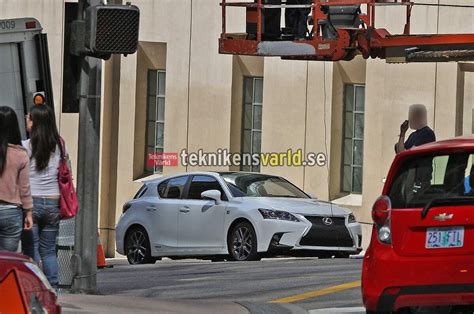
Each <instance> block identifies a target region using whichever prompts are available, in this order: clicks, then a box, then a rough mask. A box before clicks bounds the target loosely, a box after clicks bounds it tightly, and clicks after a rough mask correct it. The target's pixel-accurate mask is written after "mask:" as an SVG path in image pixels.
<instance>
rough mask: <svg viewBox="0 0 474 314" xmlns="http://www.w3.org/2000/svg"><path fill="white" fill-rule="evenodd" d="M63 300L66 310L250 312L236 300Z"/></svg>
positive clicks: (138, 313) (89, 297) (91, 297)
mask: <svg viewBox="0 0 474 314" xmlns="http://www.w3.org/2000/svg"><path fill="white" fill-rule="evenodd" d="M59 302H60V304H61V306H62V313H94V314H96V313H100V314H102V313H104V314H108V313H111V314H119V313H134V314H141V313H164V314H166V313H196V314H200V313H202V314H214V313H215V314H220V313H230V314H233V313H235V314H247V313H249V312H248V311H247V309H246V308H244V307H243V306H241V305H239V304H237V303H233V302H211V301H206V302H200V301H181V300H173V301H166V300H153V299H146V298H137V297H129V296H117V295H114V296H97V295H80V294H62V295H60V296H59Z"/></svg>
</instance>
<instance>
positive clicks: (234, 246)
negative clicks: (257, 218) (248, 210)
mask: <svg viewBox="0 0 474 314" xmlns="http://www.w3.org/2000/svg"><path fill="white" fill-rule="evenodd" d="M227 248H228V251H229V257H230V260H231V261H255V260H258V259H259V256H258V253H257V234H256V233H255V229H254V228H253V227H252V225H251V224H250V223H249V222H246V221H243V222H240V223H238V224H237V225H235V226H234V227H233V228H232V230H231V232H230V233H229V237H228V239H227Z"/></svg>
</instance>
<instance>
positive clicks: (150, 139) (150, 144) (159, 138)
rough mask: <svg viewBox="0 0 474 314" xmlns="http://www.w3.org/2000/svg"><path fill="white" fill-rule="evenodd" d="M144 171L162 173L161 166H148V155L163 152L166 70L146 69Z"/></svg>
mask: <svg viewBox="0 0 474 314" xmlns="http://www.w3.org/2000/svg"><path fill="white" fill-rule="evenodd" d="M147 82H148V89H147V90H148V91H147V114H146V139H145V141H146V143H145V172H146V173H162V172H163V166H149V165H148V164H147V160H148V155H149V154H151V153H155V154H156V153H163V146H164V133H165V90H166V72H165V71H162V70H148V80H147Z"/></svg>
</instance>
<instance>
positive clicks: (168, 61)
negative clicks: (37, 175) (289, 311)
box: [0, 0, 474, 256]
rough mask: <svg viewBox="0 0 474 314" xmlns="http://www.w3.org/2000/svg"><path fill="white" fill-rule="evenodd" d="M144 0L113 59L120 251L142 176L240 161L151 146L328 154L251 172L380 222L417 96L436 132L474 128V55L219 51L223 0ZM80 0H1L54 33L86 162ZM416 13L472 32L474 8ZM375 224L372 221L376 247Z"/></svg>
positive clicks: (109, 212) (113, 189)
mask: <svg viewBox="0 0 474 314" xmlns="http://www.w3.org/2000/svg"><path fill="white" fill-rule="evenodd" d="M109 2H110V1H109ZM417 2H421V3H423V2H424V3H432V2H433V1H427V0H423V1H421V0H420V1H417ZM440 2H441V3H445V4H453V3H456V4H470V1H469V0H465V1H462V0H456V1H453V0H441V1H440ZM133 3H134V4H135V5H137V6H138V7H139V8H140V9H141V30H140V43H139V49H138V52H137V53H136V54H134V55H130V56H127V57H121V56H115V57H113V58H112V59H110V60H109V61H106V62H104V66H103V78H102V80H103V84H102V86H103V101H102V127H101V128H102V129H101V160H100V163H101V173H100V217H99V228H100V230H101V240H102V244H103V245H104V248H105V250H106V254H107V255H108V256H113V255H114V254H115V247H114V227H115V224H116V222H117V220H118V219H119V217H120V214H121V210H122V205H123V204H124V203H125V202H126V201H127V200H129V199H130V198H132V197H133V195H134V194H135V193H136V191H137V190H138V188H139V187H140V182H141V181H142V180H146V179H147V178H153V177H159V176H161V175H169V174H173V173H178V172H184V171H194V170H240V169H239V167H217V168H216V167H189V166H188V167H185V166H183V165H178V166H176V167H163V169H161V168H154V167H151V168H150V167H149V166H147V162H146V160H147V154H148V153H150V152H166V153H179V152H181V151H182V150H183V149H186V150H187V151H188V152H197V151H198V150H201V149H202V150H203V151H204V152H216V151H217V150H218V149H227V150H229V151H230V152H234V153H239V152H243V151H245V152H286V151H287V150H288V149H292V150H293V151H297V150H299V149H301V150H302V151H303V155H306V154H307V153H309V152H314V153H323V154H325V155H326V157H327V165H325V166H324V167H320V166H315V167H288V166H286V167H270V166H268V167H263V166H262V167H260V169H251V170H258V171H261V172H262V173H270V174H276V175H281V176H284V177H286V178H287V179H289V180H290V181H292V182H293V183H295V184H296V185H298V186H299V187H300V188H302V189H304V190H305V191H306V192H308V193H312V194H314V195H316V196H317V197H318V198H320V199H323V200H331V201H333V202H335V203H337V204H341V205H344V206H346V207H349V208H351V209H353V210H354V212H355V214H356V216H357V218H358V220H359V221H362V222H367V223H370V222H371V219H370V209H371V206H372V203H373V201H374V200H375V199H376V197H377V196H378V195H379V193H380V192H381V189H382V185H383V179H384V177H385V175H386V173H387V171H388V168H389V166H390V164H391V161H392V160H393V157H394V149H393V146H394V143H395V142H396V141H397V138H398V134H399V126H400V124H401V123H402V121H404V120H405V119H406V118H407V115H408V107H409V106H410V105H411V104H415V103H421V104H424V105H426V107H427V109H428V112H429V125H430V126H431V127H432V128H433V129H434V130H435V132H436V135H437V137H438V139H446V138H450V137H454V136H460V135H464V134H472V133H473V113H474V111H473V109H474V107H473V103H474V92H473V90H474V73H473V72H474V64H471V63H449V64H441V63H439V64H437V63H426V64H408V65H406V64H386V63H385V62H384V61H382V60H363V59H361V58H356V59H355V60H354V61H351V62H334V63H332V62H311V61H310V62H307V61H283V60H280V59H278V58H256V57H241V56H229V55H219V54H218V46H217V45H218V42H217V40H218V38H219V35H220V31H221V8H220V6H219V5H218V3H219V1H218V0H136V1H134V2H133ZM71 6H74V1H64V0H19V1H10V0H0V17H1V18H14V17H23V16H32V17H35V18H37V19H38V20H39V21H40V22H41V23H42V24H43V27H44V30H45V32H46V33H48V34H49V45H50V55H51V66H52V77H53V83H54V95H55V105H56V108H55V109H56V114H57V118H58V123H59V125H60V129H61V133H62V135H63V136H64V137H65V139H66V141H67V143H68V146H69V150H70V152H71V155H72V161H73V164H77V159H76V156H77V137H78V134H77V131H78V114H77V113H65V112H63V107H64V106H63V103H64V101H65V100H63V94H62V90H63V88H62V87H63V84H64V75H63V62H62V61H63V59H64V49H63V48H64V47H63V46H64V36H65V29H66V28H65V18H66V13H65V12H66V11H67V10H68V8H69V9H70V8H71ZM377 21H378V24H379V25H378V26H379V27H386V28H387V29H388V30H389V31H392V32H394V33H395V32H401V31H402V29H403V23H404V11H403V9H402V8H387V7H383V8H380V10H379V11H378V13H377ZM412 21H413V25H412V31H413V33H465V32H469V33H472V32H474V22H473V21H474V9H466V8H452V7H437V6H434V5H433V6H422V7H421V6H420V7H415V8H414V10H413V15H412ZM228 29H229V31H234V30H235V31H240V32H242V31H244V29H245V12H242V11H240V10H238V9H235V10H232V11H231V14H230V16H229V18H228ZM66 101H67V100H66ZM76 170H77V169H75V171H76ZM369 231H370V226H367V227H365V229H364V238H365V242H364V243H365V245H367V244H368V239H369Z"/></svg>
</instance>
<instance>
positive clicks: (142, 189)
mask: <svg viewBox="0 0 474 314" xmlns="http://www.w3.org/2000/svg"><path fill="white" fill-rule="evenodd" d="M147 189H148V188H147V186H146V184H144V185H142V187H141V188H140V190H138V192H137V194H135V196H134V197H133V199H137V198H140V197H142V196H143V194H145V192H146V190H147Z"/></svg>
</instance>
